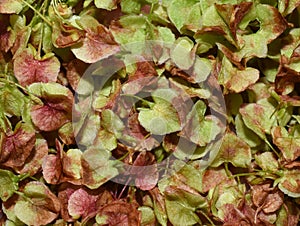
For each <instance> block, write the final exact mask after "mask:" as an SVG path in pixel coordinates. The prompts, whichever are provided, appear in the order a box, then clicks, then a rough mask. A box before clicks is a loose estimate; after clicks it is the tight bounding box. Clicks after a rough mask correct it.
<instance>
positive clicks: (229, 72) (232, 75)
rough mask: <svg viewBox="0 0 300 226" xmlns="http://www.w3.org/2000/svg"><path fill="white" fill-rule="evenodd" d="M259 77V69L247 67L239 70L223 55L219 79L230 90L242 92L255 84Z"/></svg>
mask: <svg viewBox="0 0 300 226" xmlns="http://www.w3.org/2000/svg"><path fill="white" fill-rule="evenodd" d="M258 79H259V71H258V70H257V69H255V68H251V67H247V68H246V69H244V70H239V69H237V68H235V67H233V66H232V64H231V63H230V61H229V60H228V59H227V58H226V57H225V56H224V57H223V60H222V68H221V71H220V75H219V77H218V80H219V83H220V84H223V85H224V87H225V88H226V89H228V90H229V91H233V92H235V93H240V92H242V91H244V90H246V89H247V88H248V87H249V86H250V85H252V84H254V83H255V82H256V81H257V80H258Z"/></svg>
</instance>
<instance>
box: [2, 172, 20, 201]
mask: <svg viewBox="0 0 300 226" xmlns="http://www.w3.org/2000/svg"><path fill="white" fill-rule="evenodd" d="M18 182H19V178H18V177H17V176H16V175H14V174H13V173H12V172H11V171H9V170H3V169H0V198H1V200H2V201H3V202H5V201H7V200H8V199H9V198H10V197H11V196H12V195H13V194H14V192H15V191H17V190H18V189H19V184H18Z"/></svg>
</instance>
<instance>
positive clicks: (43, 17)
mask: <svg viewBox="0 0 300 226" xmlns="http://www.w3.org/2000/svg"><path fill="white" fill-rule="evenodd" d="M22 2H23V3H24V4H25V5H27V6H28V7H29V8H30V9H32V10H33V11H34V12H35V13H36V14H37V15H39V16H40V17H41V18H42V19H43V20H44V21H45V22H46V23H47V24H48V25H49V26H50V27H52V23H51V22H50V21H49V20H48V19H47V18H46V17H45V16H44V15H43V14H41V13H40V12H39V11H37V10H36V9H35V8H34V7H33V6H32V5H30V4H29V3H28V2H26V1H25V0H22Z"/></svg>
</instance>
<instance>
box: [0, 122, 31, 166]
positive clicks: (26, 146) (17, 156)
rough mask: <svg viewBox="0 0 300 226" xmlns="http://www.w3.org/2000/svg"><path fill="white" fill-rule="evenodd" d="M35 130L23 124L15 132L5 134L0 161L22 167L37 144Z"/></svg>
mask: <svg viewBox="0 0 300 226" xmlns="http://www.w3.org/2000/svg"><path fill="white" fill-rule="evenodd" d="M35 139H36V138H35V132H32V131H31V130H30V129H28V128H26V125H24V124H23V125H21V126H20V128H18V129H17V130H16V131H15V132H14V133H13V134H11V135H6V136H4V140H3V143H2V150H1V156H0V162H2V164H3V165H5V166H8V167H12V168H14V167H21V166H23V165H24V163H25V161H26V159H27V158H28V157H29V155H30V154H31V151H32V149H33V147H34V144H35Z"/></svg>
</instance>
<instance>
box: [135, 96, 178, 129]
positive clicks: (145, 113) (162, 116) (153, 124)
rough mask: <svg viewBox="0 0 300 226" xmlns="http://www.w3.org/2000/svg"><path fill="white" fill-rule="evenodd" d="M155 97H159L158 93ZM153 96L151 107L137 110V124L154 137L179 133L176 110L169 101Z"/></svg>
mask: <svg viewBox="0 0 300 226" xmlns="http://www.w3.org/2000/svg"><path fill="white" fill-rule="evenodd" d="M155 95H159V93H158V92H156V94H155ZM155 95H153V99H154V102H155V104H154V105H153V107H151V108H150V109H149V108H140V109H139V110H140V113H139V116H138V120H139V122H140V123H141V125H142V126H143V127H144V128H145V129H146V130H147V131H148V132H150V133H152V134H155V135H165V134H169V133H173V132H176V131H179V130H180V129H181V125H180V119H179V116H178V113H177V111H176V109H175V108H174V107H173V105H172V104H171V103H170V100H166V99H163V98H162V97H159V96H155ZM166 97H167V96H166Z"/></svg>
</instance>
